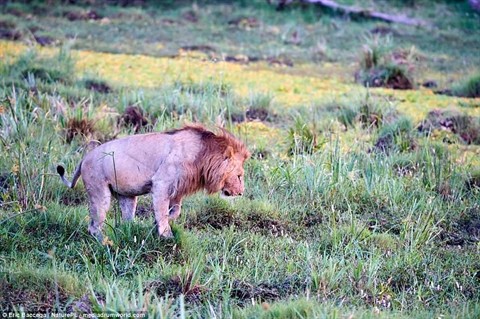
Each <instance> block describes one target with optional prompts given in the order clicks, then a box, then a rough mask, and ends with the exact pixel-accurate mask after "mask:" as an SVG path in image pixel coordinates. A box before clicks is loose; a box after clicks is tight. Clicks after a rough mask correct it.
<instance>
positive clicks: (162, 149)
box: [57, 125, 250, 239]
mask: <svg viewBox="0 0 480 319" xmlns="http://www.w3.org/2000/svg"><path fill="white" fill-rule="evenodd" d="M249 156H250V153H249V152H248V150H247V148H246V147H245V145H244V144H243V143H242V142H240V141H239V140H238V139H236V138H235V137H234V136H233V135H232V134H230V133H229V132H227V131H226V130H223V129H221V131H220V133H218V134H215V133H213V132H211V131H208V130H207V129H205V128H204V127H203V126H200V125H190V126H186V127H184V128H182V129H179V130H174V131H169V132H164V133H150V134H140V135H133V136H130V137H126V138H123V139H118V140H114V141H111V142H108V143H106V144H103V145H100V146H98V147H97V148H95V149H93V150H92V151H90V152H89V153H88V154H87V155H86V156H85V157H84V159H83V160H82V161H81V162H80V164H79V165H78V167H77V169H76V171H75V173H74V178H73V180H72V182H71V183H70V182H68V181H67V180H66V179H65V177H64V173H65V169H64V168H63V167H62V166H58V167H57V172H58V173H59V175H60V177H61V178H62V181H63V183H64V184H65V185H67V186H68V187H72V188H73V187H74V186H75V184H76V182H77V179H78V178H79V177H80V175H81V176H82V179H83V182H84V184H85V188H86V190H87V193H88V197H89V202H90V225H89V231H90V233H91V234H92V235H94V236H96V237H97V238H99V239H101V238H102V235H101V230H102V226H103V223H104V221H105V217H106V212H107V210H108V209H109V207H110V200H111V197H112V194H115V195H116V196H117V197H118V199H119V203H120V207H121V210H122V217H123V218H124V219H126V220H130V219H132V218H133V217H134V215H135V208H136V202H137V199H136V196H138V195H143V194H146V193H152V196H153V205H154V210H155V221H156V224H157V228H158V233H159V235H161V236H165V237H170V236H172V232H171V229H170V225H169V223H168V221H169V219H176V218H177V217H178V216H179V214H180V209H181V203H182V198H183V197H184V196H186V195H190V194H193V193H195V192H197V191H199V190H202V189H205V190H206V191H207V192H208V193H210V194H211V193H216V192H219V191H221V192H222V193H223V195H226V196H237V195H242V193H243V191H244V183H243V175H244V169H243V164H244V162H245V160H246V159H247V158H248V157H249Z"/></svg>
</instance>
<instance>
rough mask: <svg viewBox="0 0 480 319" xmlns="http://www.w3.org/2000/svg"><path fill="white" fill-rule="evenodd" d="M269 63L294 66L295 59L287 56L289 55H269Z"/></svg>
mask: <svg viewBox="0 0 480 319" xmlns="http://www.w3.org/2000/svg"><path fill="white" fill-rule="evenodd" d="M266 61H267V62H268V64H270V65H272V66H282V67H284V66H288V67H293V66H294V63H293V60H291V59H289V58H287V57H269V58H267V60H266Z"/></svg>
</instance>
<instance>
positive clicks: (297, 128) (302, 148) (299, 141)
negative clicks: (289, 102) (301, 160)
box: [288, 117, 324, 155]
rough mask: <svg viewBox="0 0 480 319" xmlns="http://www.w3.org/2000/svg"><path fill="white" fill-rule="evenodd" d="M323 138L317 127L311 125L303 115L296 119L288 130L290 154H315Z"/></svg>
mask: <svg viewBox="0 0 480 319" xmlns="http://www.w3.org/2000/svg"><path fill="white" fill-rule="evenodd" d="M323 143H324V142H323V138H322V137H321V136H320V135H319V134H318V133H317V131H316V128H315V127H311V126H310V125H309V124H307V123H306V122H305V121H304V120H303V119H302V118H301V117H297V118H296V119H295V123H294V124H293V125H292V127H290V129H289V130H288V154H290V155H295V154H313V153H315V152H316V151H318V150H319V149H320V148H321V147H322V144H323Z"/></svg>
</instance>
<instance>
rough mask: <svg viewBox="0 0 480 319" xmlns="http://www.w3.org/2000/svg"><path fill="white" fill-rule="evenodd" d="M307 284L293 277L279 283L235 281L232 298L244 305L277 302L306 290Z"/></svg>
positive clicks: (231, 293) (231, 292)
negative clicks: (258, 302)
mask: <svg viewBox="0 0 480 319" xmlns="http://www.w3.org/2000/svg"><path fill="white" fill-rule="evenodd" d="M304 287H305V282H302V281H300V279H298V278H296V277H294V276H292V277H287V278H286V279H285V280H284V281H282V282H278V283H271V282H268V283H267V282H260V283H258V284H255V283H250V282H248V281H244V280H234V281H233V284H232V290H231V291H230V296H231V297H233V298H236V299H239V300H240V301H241V302H242V303H251V302H252V299H253V300H257V301H275V300H279V299H281V298H284V297H287V296H289V295H292V294H294V293H295V292H296V291H300V290H302V289H304Z"/></svg>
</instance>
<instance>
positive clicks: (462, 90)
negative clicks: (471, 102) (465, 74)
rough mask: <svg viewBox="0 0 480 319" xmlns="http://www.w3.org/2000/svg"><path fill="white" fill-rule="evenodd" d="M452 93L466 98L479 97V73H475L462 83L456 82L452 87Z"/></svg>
mask: <svg viewBox="0 0 480 319" xmlns="http://www.w3.org/2000/svg"><path fill="white" fill-rule="evenodd" d="M452 95H454V96H460V97H467V98H479V97H480V74H476V75H474V76H472V77H470V78H469V79H467V80H466V81H465V82H464V83H460V84H457V85H456V86H455V87H454V88H453V89H452Z"/></svg>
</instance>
